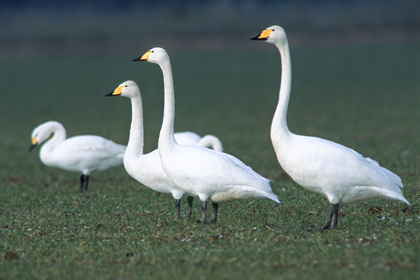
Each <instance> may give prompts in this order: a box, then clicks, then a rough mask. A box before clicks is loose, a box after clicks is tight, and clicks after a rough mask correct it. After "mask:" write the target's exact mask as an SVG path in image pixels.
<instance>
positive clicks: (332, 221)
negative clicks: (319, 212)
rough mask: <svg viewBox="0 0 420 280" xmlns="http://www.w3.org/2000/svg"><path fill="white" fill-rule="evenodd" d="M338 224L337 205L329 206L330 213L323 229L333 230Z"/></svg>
mask: <svg viewBox="0 0 420 280" xmlns="http://www.w3.org/2000/svg"><path fill="white" fill-rule="evenodd" d="M337 224H338V203H337V204H333V205H332V206H331V212H330V214H329V215H328V219H327V223H326V224H325V226H324V227H323V229H333V228H335V227H336V226H337Z"/></svg>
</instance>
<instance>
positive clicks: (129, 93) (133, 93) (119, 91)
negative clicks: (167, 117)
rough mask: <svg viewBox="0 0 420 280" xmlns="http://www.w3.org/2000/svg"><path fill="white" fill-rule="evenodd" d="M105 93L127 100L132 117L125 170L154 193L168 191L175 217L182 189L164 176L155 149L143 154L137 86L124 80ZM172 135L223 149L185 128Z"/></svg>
mask: <svg viewBox="0 0 420 280" xmlns="http://www.w3.org/2000/svg"><path fill="white" fill-rule="evenodd" d="M106 96H124V97H128V98H130V100H131V111H132V117H131V127H130V136H129V140H128V145H127V150H126V152H125V154H124V167H125V170H126V171H127V173H128V174H129V175H130V176H131V177H133V178H134V179H136V180H137V181H138V182H140V183H142V184H143V185H145V186H147V187H148V188H150V189H152V190H154V191H157V192H161V193H170V194H172V196H173V198H174V204H175V214H176V216H177V218H179V217H180V200H181V198H182V196H183V194H184V192H183V191H182V190H181V189H180V188H179V187H178V186H177V185H176V184H175V183H173V182H172V180H171V179H170V178H169V177H168V175H166V173H165V171H164V170H163V168H162V163H161V161H160V156H159V153H158V150H154V151H152V152H150V153H148V154H143V146H144V129H143V104H142V99H141V93H140V89H139V87H138V86H137V84H136V83H135V82H133V81H125V82H124V83H122V84H120V85H119V86H118V87H117V88H116V89H115V90H114V91H113V92H111V93H109V94H107V95H106ZM175 138H176V139H177V141H179V143H181V144H186V145H200V146H203V147H212V148H213V149H215V150H218V151H222V150H223V147H222V143H221V142H220V140H219V139H218V138H217V137H215V136H213V135H206V136H205V137H203V138H201V137H200V136H199V135H198V134H196V133H193V132H189V131H187V132H179V133H176V134H175ZM192 202H193V198H192V197H188V212H187V217H189V216H191V213H192Z"/></svg>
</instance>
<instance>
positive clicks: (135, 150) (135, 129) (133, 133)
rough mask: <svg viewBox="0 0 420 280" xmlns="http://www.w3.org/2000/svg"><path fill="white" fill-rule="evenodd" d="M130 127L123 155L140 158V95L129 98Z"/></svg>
mask: <svg viewBox="0 0 420 280" xmlns="http://www.w3.org/2000/svg"><path fill="white" fill-rule="evenodd" d="M130 99H131V126H130V136H129V138H128V144H127V150H126V152H125V154H124V155H127V156H136V157H137V156H141V155H142V154H143V146H144V128H143V103H142V101H141V95H140V94H139V95H138V96H135V97H131V98H130Z"/></svg>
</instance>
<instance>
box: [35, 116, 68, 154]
mask: <svg viewBox="0 0 420 280" xmlns="http://www.w3.org/2000/svg"><path fill="white" fill-rule="evenodd" d="M48 130H49V131H50V133H52V134H53V136H52V137H51V139H50V140H48V141H47V142H45V143H44V145H42V148H41V150H40V152H39V154H40V157H41V159H42V160H43V161H48V160H49V159H50V156H51V153H52V152H53V150H54V149H55V148H56V147H57V146H58V145H59V144H60V143H62V142H63V141H64V140H66V136H67V134H66V129H65V128H64V126H63V125H62V124H60V123H56V122H53V123H51V124H50V127H49V128H48Z"/></svg>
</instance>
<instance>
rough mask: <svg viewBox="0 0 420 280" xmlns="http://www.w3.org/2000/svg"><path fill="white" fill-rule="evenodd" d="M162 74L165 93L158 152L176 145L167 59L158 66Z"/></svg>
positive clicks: (172, 93) (172, 90)
mask: <svg viewBox="0 0 420 280" xmlns="http://www.w3.org/2000/svg"><path fill="white" fill-rule="evenodd" d="M159 66H160V68H161V69H162V73H163V84H164V91H165V102H164V108H163V122H162V128H161V129H160V134H159V144H158V146H159V150H161V149H165V148H170V147H172V146H173V145H175V144H176V141H175V137H174V121H175V92H174V82H173V78H172V69H171V62H170V60H169V57H168V58H167V59H166V60H165V61H164V62H163V63H160V64H159Z"/></svg>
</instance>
